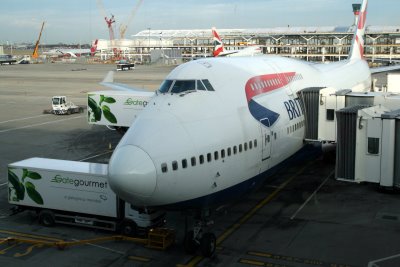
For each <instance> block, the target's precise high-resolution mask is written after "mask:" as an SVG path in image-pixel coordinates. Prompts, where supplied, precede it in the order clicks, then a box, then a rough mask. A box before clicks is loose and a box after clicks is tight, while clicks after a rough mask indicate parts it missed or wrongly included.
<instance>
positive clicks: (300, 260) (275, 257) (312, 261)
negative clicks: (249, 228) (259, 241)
mask: <svg viewBox="0 0 400 267" xmlns="http://www.w3.org/2000/svg"><path fill="white" fill-rule="evenodd" d="M247 255H251V256H256V257H263V258H268V259H272V260H279V261H286V262H290V263H292V264H293V263H294V264H305V265H311V266H330V267H334V266H336V267H339V266H340V267H351V265H348V264H339V263H327V262H324V261H321V260H315V259H306V258H298V257H292V256H284V255H279V254H272V253H268V252H261V251H248V252H247Z"/></svg>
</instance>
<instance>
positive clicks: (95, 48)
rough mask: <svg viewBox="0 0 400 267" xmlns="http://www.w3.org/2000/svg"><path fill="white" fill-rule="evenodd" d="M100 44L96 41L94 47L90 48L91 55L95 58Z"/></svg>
mask: <svg viewBox="0 0 400 267" xmlns="http://www.w3.org/2000/svg"><path fill="white" fill-rule="evenodd" d="M98 42H99V39H96V41H94V43H93V45H92V47H91V48H90V55H91V56H92V57H93V56H94V54H95V53H96V50H97V43H98Z"/></svg>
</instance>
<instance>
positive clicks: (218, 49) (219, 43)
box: [211, 27, 224, 57]
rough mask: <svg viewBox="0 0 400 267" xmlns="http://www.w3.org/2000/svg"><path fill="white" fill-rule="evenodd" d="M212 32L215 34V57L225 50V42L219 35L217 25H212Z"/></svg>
mask: <svg viewBox="0 0 400 267" xmlns="http://www.w3.org/2000/svg"><path fill="white" fill-rule="evenodd" d="M211 30H212V34H213V40H214V53H213V55H214V57H218V56H219V54H221V53H223V52H224V44H223V43H222V40H221V38H220V37H219V35H218V33H217V29H216V28H215V27H212V29H211Z"/></svg>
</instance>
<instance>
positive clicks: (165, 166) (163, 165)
mask: <svg viewBox="0 0 400 267" xmlns="http://www.w3.org/2000/svg"><path fill="white" fill-rule="evenodd" d="M161 171H162V172H167V171H168V167H167V163H163V164H161Z"/></svg>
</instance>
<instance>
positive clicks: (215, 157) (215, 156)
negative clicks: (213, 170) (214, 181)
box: [214, 151, 218, 160]
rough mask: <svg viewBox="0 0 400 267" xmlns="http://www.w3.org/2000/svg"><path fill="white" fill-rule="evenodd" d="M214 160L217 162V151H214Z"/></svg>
mask: <svg viewBox="0 0 400 267" xmlns="http://www.w3.org/2000/svg"><path fill="white" fill-rule="evenodd" d="M214 159H215V160H218V151H215V152H214Z"/></svg>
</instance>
